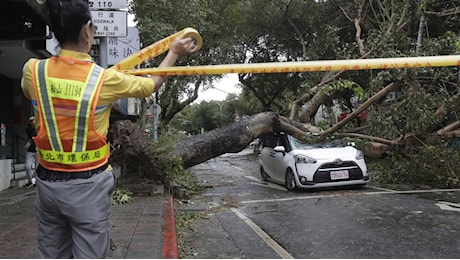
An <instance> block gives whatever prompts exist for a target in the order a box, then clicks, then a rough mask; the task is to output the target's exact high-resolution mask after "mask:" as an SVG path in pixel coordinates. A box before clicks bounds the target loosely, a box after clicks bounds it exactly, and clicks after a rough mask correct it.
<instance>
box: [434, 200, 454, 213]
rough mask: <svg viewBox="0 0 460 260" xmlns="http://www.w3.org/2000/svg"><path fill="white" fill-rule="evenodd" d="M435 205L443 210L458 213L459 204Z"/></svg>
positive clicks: (444, 202)
mask: <svg viewBox="0 0 460 260" xmlns="http://www.w3.org/2000/svg"><path fill="white" fill-rule="evenodd" d="M436 205H437V206H438V207H439V208H441V209H443V210H450V211H460V204H458V203H452V202H447V201H439V202H438V203H436Z"/></svg>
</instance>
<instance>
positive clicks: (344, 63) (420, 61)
mask: <svg viewBox="0 0 460 260" xmlns="http://www.w3.org/2000/svg"><path fill="white" fill-rule="evenodd" d="M183 32H185V36H184V38H186V37H192V38H193V39H194V40H195V41H196V44H197V45H198V47H199V48H201V46H202V45H203V39H202V37H201V35H200V34H199V33H198V32H197V31H196V30H195V29H193V28H185V29H183V30H182V31H179V32H177V33H175V34H173V35H171V36H169V37H167V38H164V39H162V40H160V41H158V42H155V43H154V44H152V45H150V46H148V47H146V48H144V49H142V50H140V51H139V52H137V53H134V54H132V55H131V56H129V57H127V58H126V59H124V60H122V61H120V62H119V63H117V64H115V65H114V66H113V67H112V68H115V69H117V70H120V71H122V72H125V73H128V74H133V75H138V76H141V75H161V76H179V75H184V76H187V75H217V74H227V73H238V74H248V73H250V74H257V73H289V72H312V71H337V70H371V69H400V68H422V67H444V66H460V55H448V56H425V57H401V58H378V59H355V60H321V61H304V62H269V63H251V64H226V65H207V66H188V67H179V66H177V67H163V68H147V69H133V68H134V67H135V66H137V65H140V64H142V63H144V62H145V61H147V60H149V59H152V58H154V57H156V56H158V55H160V54H162V53H164V52H166V51H167V50H169V48H170V46H171V43H172V42H173V40H174V39H175V38H176V37H177V36H179V35H180V34H181V33H183Z"/></svg>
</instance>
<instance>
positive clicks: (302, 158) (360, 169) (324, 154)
mask: <svg viewBox="0 0 460 260" xmlns="http://www.w3.org/2000/svg"><path fill="white" fill-rule="evenodd" d="M261 141H262V145H261V146H262V148H261V151H260V154H259V164H260V174H261V177H262V179H263V180H266V181H271V182H274V183H278V184H281V185H285V187H286V189H287V190H294V189H296V188H321V187H333V186H344V185H361V186H362V185H365V184H367V183H368V182H369V173H368V171H367V165H366V162H365V161H364V154H363V153H362V151H360V150H358V149H356V148H355V147H354V146H353V144H352V143H346V142H344V141H341V140H334V141H331V142H327V143H317V144H305V143H302V142H301V141H299V140H298V139H296V138H294V137H293V136H290V135H287V134H284V133H280V134H276V135H266V136H263V137H262V138H261Z"/></svg>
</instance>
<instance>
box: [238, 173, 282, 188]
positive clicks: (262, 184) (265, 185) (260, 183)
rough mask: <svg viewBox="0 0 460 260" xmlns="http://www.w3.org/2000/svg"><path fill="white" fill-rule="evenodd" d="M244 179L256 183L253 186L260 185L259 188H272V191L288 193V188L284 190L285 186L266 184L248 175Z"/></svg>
mask: <svg viewBox="0 0 460 260" xmlns="http://www.w3.org/2000/svg"><path fill="white" fill-rule="evenodd" d="M244 177H245V178H246V179H250V180H253V181H255V182H251V184H254V185H259V186H262V187H267V188H272V189H275V190H282V191H287V190H286V188H284V187H283V186H280V185H277V184H273V183H270V182H266V181H262V180H260V179H259V178H256V177H254V176H249V175H246V176H244Z"/></svg>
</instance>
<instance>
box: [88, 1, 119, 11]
mask: <svg viewBox="0 0 460 260" xmlns="http://www.w3.org/2000/svg"><path fill="white" fill-rule="evenodd" d="M88 5H89V8H90V9H126V8H127V7H128V0H109V1H104V0H95V1H88Z"/></svg>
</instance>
